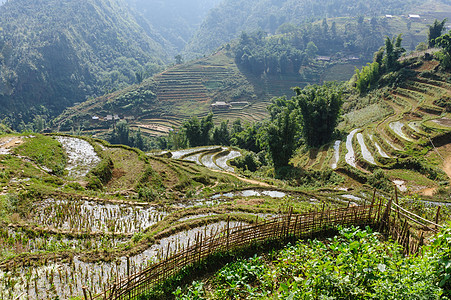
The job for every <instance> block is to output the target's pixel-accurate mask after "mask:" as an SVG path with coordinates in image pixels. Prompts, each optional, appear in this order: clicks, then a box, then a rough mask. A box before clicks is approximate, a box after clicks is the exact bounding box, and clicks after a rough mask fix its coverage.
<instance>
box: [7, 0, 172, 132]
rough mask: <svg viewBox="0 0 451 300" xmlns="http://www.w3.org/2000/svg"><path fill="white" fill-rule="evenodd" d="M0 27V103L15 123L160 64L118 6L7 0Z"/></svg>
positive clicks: (103, 0)
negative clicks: (147, 67) (146, 66)
mask: <svg viewBox="0 0 451 300" xmlns="http://www.w3.org/2000/svg"><path fill="white" fill-rule="evenodd" d="M0 27H1V28H2V30H1V31H0V46H1V45H3V47H1V48H0V50H1V53H2V55H1V56H0V58H2V59H0V71H1V72H0V73H1V78H0V83H1V84H0V86H1V87H2V89H1V90H0V105H2V108H3V111H2V113H3V117H4V116H5V115H8V116H9V117H10V121H12V123H13V125H17V124H14V123H17V122H19V121H21V120H25V121H28V120H30V119H31V118H32V116H33V115H36V114H49V115H54V114H56V113H59V112H61V111H62V110H63V109H64V108H65V107H67V106H69V105H72V104H73V103H75V102H80V101H83V100H85V99H86V98H87V97H88V96H94V95H98V94H101V93H103V92H104V91H106V90H109V89H111V88H118V87H120V86H121V85H124V84H130V83H132V82H134V81H135V72H136V71H141V70H142V69H143V67H144V66H145V65H146V64H147V65H148V66H153V65H155V64H156V65H158V64H162V63H163V61H165V60H166V58H165V54H164V50H163V48H162V46H161V45H160V44H159V43H158V42H156V41H154V40H152V39H151V38H149V36H148V35H147V34H146V33H145V32H144V30H143V29H142V28H141V27H140V26H139V25H138V24H137V23H136V21H135V19H134V18H133V17H132V15H131V14H130V13H129V11H128V9H127V7H126V6H125V5H124V3H123V2H122V1H121V0H83V1H57V0H51V1H25V0H15V1H9V2H7V3H5V4H4V5H2V6H1V7H0Z"/></svg>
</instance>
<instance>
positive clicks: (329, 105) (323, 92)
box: [294, 83, 343, 147]
mask: <svg viewBox="0 0 451 300" xmlns="http://www.w3.org/2000/svg"><path fill="white" fill-rule="evenodd" d="M294 90H295V92H296V94H297V96H296V97H295V100H296V102H297V106H298V107H299V111H300V114H301V117H302V118H301V125H302V126H301V130H302V136H303V138H304V139H305V141H306V142H307V144H308V145H309V146H311V147H319V146H321V145H324V144H325V143H327V142H329V141H330V139H331V137H332V133H333V132H334V130H335V127H336V126H337V123H338V117H339V116H340V111H341V106H342V105H343V100H342V92H341V88H340V87H339V86H337V85H336V84H334V83H328V84H325V85H323V86H318V85H313V86H308V87H306V88H304V89H303V90H301V89H300V88H295V89H294Z"/></svg>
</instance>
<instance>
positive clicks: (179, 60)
mask: <svg viewBox="0 0 451 300" xmlns="http://www.w3.org/2000/svg"><path fill="white" fill-rule="evenodd" d="M174 58H175V63H176V64H177V65H181V64H183V57H182V56H181V55H180V54H177V55H176V56H175V57H174Z"/></svg>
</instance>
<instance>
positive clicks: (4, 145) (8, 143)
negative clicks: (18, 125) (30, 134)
mask: <svg viewBox="0 0 451 300" xmlns="http://www.w3.org/2000/svg"><path fill="white" fill-rule="evenodd" d="M22 143H23V140H22V137H18V136H11V137H3V138H0V154H8V153H9V151H10V149H11V148H13V147H15V146H18V145H20V144H22Z"/></svg>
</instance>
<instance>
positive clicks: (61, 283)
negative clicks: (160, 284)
mask: <svg viewBox="0 0 451 300" xmlns="http://www.w3.org/2000/svg"><path fill="white" fill-rule="evenodd" d="M242 224H243V223H239V222H230V224H229V226H230V228H234V227H237V226H240V225H242ZM226 226H227V222H225V221H222V222H217V223H214V224H209V225H204V226H202V227H198V228H193V229H190V230H187V231H184V232H180V233H176V234H174V235H171V236H169V237H166V238H163V239H161V240H160V241H159V242H157V243H155V244H154V245H151V246H150V247H149V248H148V249H146V250H145V251H143V252H142V253H139V254H137V255H135V256H131V257H129V258H127V257H125V256H123V257H119V258H118V259H116V260H115V261H112V262H96V263H90V262H84V261H82V260H81V259H80V257H78V256H74V257H73V258H72V259H71V260H70V262H67V263H49V264H46V265H43V266H40V267H19V268H16V269H15V270H14V271H8V272H5V271H0V298H1V299H5V300H13V299H14V300H17V299H55V298H56V297H58V298H59V299H69V298H71V297H73V296H81V295H82V287H83V286H86V287H87V288H88V290H89V291H91V292H92V293H94V294H96V293H100V292H102V291H103V290H104V289H105V288H106V287H107V286H108V283H109V282H112V281H114V280H115V279H116V278H120V277H121V278H123V277H125V276H126V275H127V270H129V272H130V273H134V272H138V271H140V270H142V269H144V268H145V267H146V266H148V265H149V264H151V263H153V262H156V261H158V260H159V259H160V258H162V257H163V256H165V255H168V254H169V255H171V253H173V252H175V251H176V250H180V249H182V248H186V247H187V246H188V245H190V244H193V243H194V242H193V241H194V240H195V238H196V235H198V234H202V236H210V235H214V234H215V233H218V232H220V231H222V230H224V229H225V228H226Z"/></svg>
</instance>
